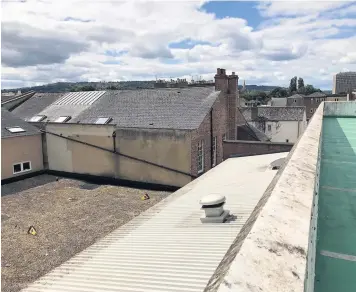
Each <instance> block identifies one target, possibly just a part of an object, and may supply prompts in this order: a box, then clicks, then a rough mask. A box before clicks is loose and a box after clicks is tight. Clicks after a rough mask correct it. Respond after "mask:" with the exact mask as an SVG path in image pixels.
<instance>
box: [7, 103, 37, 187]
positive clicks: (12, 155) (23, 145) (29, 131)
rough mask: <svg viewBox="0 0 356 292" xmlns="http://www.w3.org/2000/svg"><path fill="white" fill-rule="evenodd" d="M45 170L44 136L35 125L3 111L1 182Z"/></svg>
mask: <svg viewBox="0 0 356 292" xmlns="http://www.w3.org/2000/svg"><path fill="white" fill-rule="evenodd" d="M41 170H43V152H42V134H41V132H40V131H39V130H38V129H37V128H36V127H35V126H33V125H30V124H29V123H26V122H24V121H23V120H21V119H19V118H17V117H16V116H14V115H13V114H11V113H10V112H8V111H7V110H5V109H2V110H1V181H4V180H11V179H14V178H19V177H22V176H24V175H28V174H31V173H34V172H38V171H41Z"/></svg>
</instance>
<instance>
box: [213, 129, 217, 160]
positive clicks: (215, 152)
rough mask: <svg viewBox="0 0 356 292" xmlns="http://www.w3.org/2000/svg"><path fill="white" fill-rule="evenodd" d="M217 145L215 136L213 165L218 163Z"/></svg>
mask: <svg viewBox="0 0 356 292" xmlns="http://www.w3.org/2000/svg"><path fill="white" fill-rule="evenodd" d="M216 146H217V137H216V136H215V137H214V138H213V166H215V165H216V158H217V151H216Z"/></svg>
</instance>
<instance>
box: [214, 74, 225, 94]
mask: <svg viewBox="0 0 356 292" xmlns="http://www.w3.org/2000/svg"><path fill="white" fill-rule="evenodd" d="M227 89H228V76H227V75H226V70H225V69H221V68H218V69H217V72H216V75H215V90H216V91H221V92H224V93H226V92H227Z"/></svg>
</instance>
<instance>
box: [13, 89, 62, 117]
mask: <svg viewBox="0 0 356 292" xmlns="http://www.w3.org/2000/svg"><path fill="white" fill-rule="evenodd" d="M63 95H64V93H36V94H35V95H34V96H32V97H31V98H30V99H29V100H27V101H25V102H24V103H23V104H21V105H20V106H18V107H17V108H15V109H14V110H13V113H14V114H15V115H16V116H18V117H20V118H22V119H24V120H27V119H30V118H32V117H33V116H36V115H38V114H39V113H40V112H41V111H42V110H44V109H45V108H46V107H48V106H49V105H50V104H52V103H53V102H55V101H56V100H57V99H59V98H60V97H61V96H63Z"/></svg>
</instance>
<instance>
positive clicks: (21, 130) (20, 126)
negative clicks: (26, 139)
mask: <svg viewBox="0 0 356 292" xmlns="http://www.w3.org/2000/svg"><path fill="white" fill-rule="evenodd" d="M39 134H41V132H40V131H39V130H38V129H37V128H36V127H35V126H33V125H31V124H29V123H27V122H25V121H24V120H22V119H20V118H18V117H17V116H15V115H14V114H12V113H10V112H9V111H7V110H6V109H4V108H1V138H12V137H19V136H32V135H39Z"/></svg>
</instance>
